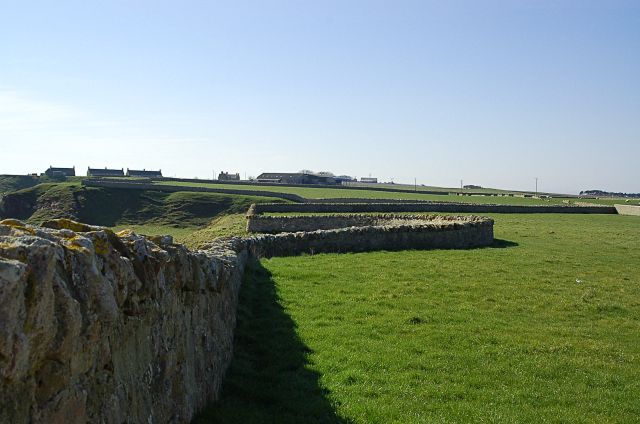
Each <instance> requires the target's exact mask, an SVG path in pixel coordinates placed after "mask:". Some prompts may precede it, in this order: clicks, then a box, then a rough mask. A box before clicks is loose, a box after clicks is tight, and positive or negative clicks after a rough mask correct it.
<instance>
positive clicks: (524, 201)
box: [156, 181, 562, 205]
mask: <svg viewBox="0 0 640 424" xmlns="http://www.w3.org/2000/svg"><path fill="white" fill-rule="evenodd" d="M156 184H165V185H177V186H184V187H209V188H218V189H240V190H257V191H275V192H280V193H290V194H297V195H299V196H302V197H305V198H307V199H324V198H365V199H399V200H431V201H440V202H444V201H447V202H470V203H498V204H509V205H536V204H561V203H562V199H548V200H547V199H532V198H523V197H487V196H455V195H438V194H422V193H420V192H416V193H396V192H391V191H373V190H350V189H337V188H327V187H318V188H314V187H285V186H277V185H235V184H215V183H204V182H203V183H194V182H179V181H158V182H156Z"/></svg>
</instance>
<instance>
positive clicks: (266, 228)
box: [247, 214, 482, 233]
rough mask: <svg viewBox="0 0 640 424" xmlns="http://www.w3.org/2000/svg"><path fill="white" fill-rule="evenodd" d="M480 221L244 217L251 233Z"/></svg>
mask: <svg viewBox="0 0 640 424" xmlns="http://www.w3.org/2000/svg"><path fill="white" fill-rule="evenodd" d="M469 220H475V221H479V220H482V219H480V218H476V217H472V218H468V217H461V216H458V217H451V216H441V215H397V214H375V215H363V214H344V215H296V216H271V215H258V214H250V215H247V231H248V232H250V233H283V232H298V231H316V230H333V229H338V228H348V227H367V226H371V227H384V226H397V225H410V226H412V227H413V228H416V229H417V228H418V227H420V226H422V225H423V224H424V225H426V224H431V226H433V225H441V224H446V223H450V222H452V221H455V222H468V221H469Z"/></svg>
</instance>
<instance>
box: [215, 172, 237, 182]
mask: <svg viewBox="0 0 640 424" xmlns="http://www.w3.org/2000/svg"><path fill="white" fill-rule="evenodd" d="M218 181H240V174H239V173H237V172H236V173H235V174H230V173H228V172H221V173H220V174H218Z"/></svg>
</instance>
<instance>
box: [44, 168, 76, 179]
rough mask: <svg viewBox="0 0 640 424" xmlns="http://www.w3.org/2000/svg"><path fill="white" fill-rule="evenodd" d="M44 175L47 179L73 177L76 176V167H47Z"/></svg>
mask: <svg viewBox="0 0 640 424" xmlns="http://www.w3.org/2000/svg"><path fill="white" fill-rule="evenodd" d="M44 175H46V176H48V177H58V178H59V177H75V176H76V167H75V166H74V167H73V168H54V167H53V166H49V169H47V170H46V171H44Z"/></svg>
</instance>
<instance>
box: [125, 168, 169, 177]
mask: <svg viewBox="0 0 640 424" xmlns="http://www.w3.org/2000/svg"><path fill="white" fill-rule="evenodd" d="M127 175H133V176H140V177H162V169H159V170H157V171H153V170H147V169H142V170H140V169H129V168H127Z"/></svg>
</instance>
